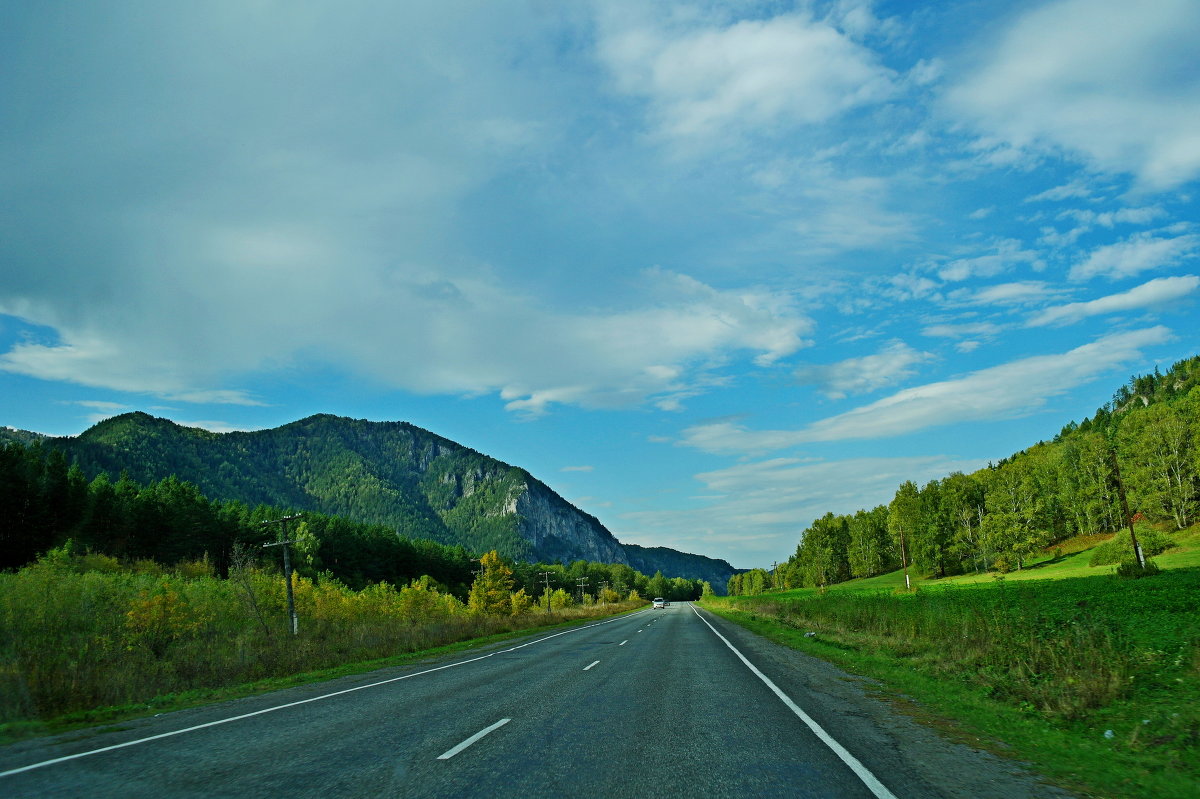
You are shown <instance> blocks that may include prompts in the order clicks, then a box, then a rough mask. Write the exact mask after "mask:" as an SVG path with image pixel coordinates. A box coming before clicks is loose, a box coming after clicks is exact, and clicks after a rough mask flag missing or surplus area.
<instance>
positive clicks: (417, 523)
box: [0, 413, 737, 592]
mask: <svg viewBox="0 0 1200 799" xmlns="http://www.w3.org/2000/svg"><path fill="white" fill-rule="evenodd" d="M5 430H7V428H5ZM8 432H9V434H10V435H9V436H7V437H8V438H10V439H11V440H21V441H23V443H29V442H30V440H29V439H21V438H18V437H17V436H19V435H20V431H11V430H8ZM30 435H33V434H30ZM0 438H3V436H0ZM42 440H43V442H44V445H45V446H48V447H54V448H58V449H62V450H63V451H64V452H65V453H66V454H67V455H68V456H69V457H70V458H72V459H74V460H75V462H76V463H78V464H79V466H80V468H81V469H83V471H84V472H85V473H86V474H87V475H88V476H89V477H90V476H94V475H97V474H99V473H101V472H105V473H107V474H108V475H110V476H111V477H113V478H114V479H115V478H116V477H117V476H119V475H120V474H121V473H122V472H126V473H128V475H129V476H130V477H131V478H132V479H133V480H135V481H137V482H139V483H149V482H151V481H154V480H160V479H162V478H164V477H168V476H171V475H174V476H176V477H178V478H179V479H181V480H186V481H188V482H190V483H194V484H195V485H196V486H197V487H199V489H200V490H201V492H203V493H204V494H205V495H206V496H208V497H210V498H212V499H222V500H239V501H242V502H245V503H247V504H249V505H257V504H260V503H262V504H268V505H274V506H278V507H286V508H295V509H299V510H311V511H317V512H320V513H325V514H330V515H336V516H344V517H347V518H350V519H354V520H356V521H362V522H369V523H373V524H384V525H387V526H389V527H393V528H395V529H396V531H397V532H398V533H399V534H401V535H403V536H406V537H408V538H423V539H428V540H432V541H437V542H440V543H444V544H461V545H463V546H464V547H466V548H467V549H470V550H472V551H475V552H484V551H487V550H491V549H495V550H497V551H499V552H500V553H502V554H504V555H506V556H508V557H511V558H517V559H522V560H526V561H543V562H555V561H564V562H570V561H572V560H580V559H582V560H589V561H599V562H604V563H624V564H628V565H630V566H633V567H634V568H635V569H637V570H638V571H641V572H643V573H645V574H654V573H655V572H656V571H661V572H662V573H663V574H664V575H665V576H667V577H686V578H688V579H703V580H707V581H708V582H709V583H711V585H712V586H713V588H714V589H715V590H718V591H722V592H723V590H724V587H725V584H726V582H727V581H728V579H729V577H730V576H732V575H733V574H734V573H735V572H736V571H737V570H736V569H734V568H733V567H732V566H730V565H729V563H727V562H726V561H723V560H716V559H714V558H707V557H704V556H702V555H693V554H688V553H685V552H678V551H676V550H673V549H667V548H664V547H652V548H644V547H638V546H635V545H623V544H621V543H620V542H619V541H617V539H616V538H615V537H614V536H613V535H612V533H610V532H609V531H608V530H607V529H606V528H605V527H604V525H602V524H601V523H600V522H599V520H597V519H596V518H595V517H593V516H590V515H588V514H586V513H584V512H583V511H581V510H579V509H578V508H576V507H575V506H573V505H571V504H570V503H569V502H567V501H566V500H565V499H563V498H562V497H560V496H559V495H558V494H556V493H555V492H554V491H553V490H552V489H550V488H549V486H547V485H546V484H545V483H543V482H541V481H540V480H537V479H536V478H534V477H533V476H532V475H530V474H529V473H528V472H527V471H525V470H524V469H520V468H518V467H515V466H511V465H509V464H506V463H502V462H501V461H498V460H496V459H494V458H490V457H488V456H486V455H483V454H481V453H479V452H476V451H475V450H472V449H469V448H467V447H464V446H462V445H461V444H458V443H455V442H453V441H451V440H449V439H446V438H443V437H441V436H438V435H436V434H434V433H431V432H429V431H428V430H423V429H421V428H419V427H416V426H414V425H411V424H408V423H406V422H369V421H365V420H359V419H348V418H343V417H337V416H331V415H327V414H319V415H316V416H310V417H308V418H306V419H301V420H299V421H296V422H292V423H290V424H286V425H283V426H282V427H277V428H273V429H270V430H259V431H254V432H237V433H213V432H209V431H207V430H202V429H198V428H192V427H183V426H181V425H178V424H175V423H174V422H171V421H169V420H167V419H159V418H156V417H153V416H150V415H148V414H145V413H127V414H123V415H121V416H116V417H113V418H111V419H107V420H105V421H103V422H100V423H99V424H97V425H95V426H94V427H92V428H90V429H88V430H86V431H85V432H83V433H82V434H80V435H79V436H76V437H64V438H42Z"/></svg>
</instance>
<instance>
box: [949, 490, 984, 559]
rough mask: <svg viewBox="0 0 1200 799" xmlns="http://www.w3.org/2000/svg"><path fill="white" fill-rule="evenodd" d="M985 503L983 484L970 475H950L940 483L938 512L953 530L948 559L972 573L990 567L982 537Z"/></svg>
mask: <svg viewBox="0 0 1200 799" xmlns="http://www.w3.org/2000/svg"><path fill="white" fill-rule="evenodd" d="M985 501H986V496H985V494H984V489H983V484H982V483H981V482H980V481H979V480H977V479H976V478H975V477H974V476H972V475H966V474H963V473H962V472H952V473H951V474H950V475H949V476H948V477H946V479H945V480H943V481H942V492H941V512H942V514H943V516H944V518H945V519H947V520H948V522H949V523H950V524H951V525H952V529H953V533H952V538H951V542H950V554H951V557H953V558H955V559H956V560H957V561H958V562H959V564H960V565H963V566H965V565H966V564H967V563H970V564H971V568H973V569H974V570H975V571H986V570H987V568H988V566H989V558H988V552H987V550H986V549H985V548H984V546H983V535H982V527H983V515H984V508H985Z"/></svg>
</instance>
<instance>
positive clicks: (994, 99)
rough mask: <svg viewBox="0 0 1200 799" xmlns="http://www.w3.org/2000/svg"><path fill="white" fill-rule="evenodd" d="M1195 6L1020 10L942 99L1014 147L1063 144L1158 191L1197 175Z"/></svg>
mask: <svg viewBox="0 0 1200 799" xmlns="http://www.w3.org/2000/svg"><path fill="white" fill-rule="evenodd" d="M1198 40H1200V4H1197V3H1195V2H1193V0H1157V1H1156V2H1153V3H1129V2H1126V0H1059V2H1051V3H1046V4H1043V5H1040V6H1035V7H1033V8H1031V9H1028V10H1023V11H1022V12H1020V16H1018V17H1017V18H1016V19H1015V21H1014V22H1013V23H1012V24H1011V25H1010V26H1008V27H1007V29H1005V30H1004V31H1003V33H1002V35H1001V36H1000V38H999V40H998V41H996V42H995V44H994V45H993V46H992V47H990V48H989V49H985V48H986V45H985V44H984V43H983V42H977V43H976V44H975V46H974V47H972V48H970V49H971V51H972V52H979V51H980V50H981V49H984V53H985V54H984V56H983V58H982V63H981V64H979V65H978V66H977V67H976V68H974V69H970V70H969V71H968V72H967V74H966V76H965V77H964V78H963V79H962V80H960V81H959V82H958V83H957V85H955V86H954V87H953V88H952V89H951V90H950V91H949V92H948V93H947V95H946V100H947V104H948V107H949V108H950V109H951V110H952V112H953V113H955V114H957V115H958V116H960V117H961V118H963V119H965V120H968V121H969V122H970V123H971V124H972V125H974V126H975V128H976V129H978V130H979V131H981V132H982V133H984V134H985V135H986V136H990V137H998V138H1000V139H1002V140H1004V141H1007V142H1009V143H1011V144H1012V145H1013V146H1015V147H1017V148H1033V149H1038V150H1049V151H1054V150H1060V149H1061V150H1066V151H1068V152H1071V153H1075V154H1077V155H1079V156H1081V157H1083V158H1084V159H1086V161H1087V162H1088V163H1089V164H1091V165H1092V166H1094V167H1096V168H1098V169H1100V170H1104V171H1107V172H1114V173H1132V174H1133V175H1135V176H1136V177H1137V179H1138V180H1139V181H1140V182H1141V183H1142V184H1143V185H1144V186H1146V187H1148V188H1152V189H1165V188H1171V187H1174V186H1178V185H1181V184H1183V183H1186V182H1188V181H1190V180H1193V179H1195V178H1196V177H1197V175H1198V174H1200V78H1198V77H1197V75H1198V73H1197V71H1196V70H1195V69H1187V68H1186V67H1185V65H1194V64H1195V60H1196V59H1195V52H1196V51H1195V48H1196V41H1198Z"/></svg>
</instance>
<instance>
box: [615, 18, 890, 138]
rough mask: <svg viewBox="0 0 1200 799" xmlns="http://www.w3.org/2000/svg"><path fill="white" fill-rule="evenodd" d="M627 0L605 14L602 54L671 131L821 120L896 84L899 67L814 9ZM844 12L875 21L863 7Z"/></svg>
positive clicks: (685, 133) (860, 21)
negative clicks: (650, 6) (667, 15)
mask: <svg viewBox="0 0 1200 799" xmlns="http://www.w3.org/2000/svg"><path fill="white" fill-rule="evenodd" d="M619 9H620V11H619V13H618V12H617V11H614V12H613V13H611V14H610V15H608V16H606V17H604V18H603V19H604V20H605V23H606V24H603V25H602V26H601V31H602V36H601V39H600V42H599V53H600V56H601V59H602V61H603V63H604V64H605V65H606V66H607V67H608V68H609V69H610V70H611V72H612V74H613V76H614V78H615V82H616V87H617V89H618V90H620V91H621V92H623V93H626V94H629V95H634V96H637V97H641V98H644V99H645V100H646V102H647V103H648V105H649V109H650V114H651V117H652V119H653V120H654V124H655V126H656V129H657V131H658V132H659V133H661V134H662V135H664V136H668V137H671V138H677V139H694V138H702V139H710V138H712V137H715V136H718V135H721V134H727V133H729V132H737V131H741V130H747V129H750V130H753V129H762V128H772V127H775V126H778V125H808V124H816V123H820V122H824V121H826V120H828V119H831V118H833V117H835V116H838V115H839V114H842V113H844V112H846V111H848V110H850V109H852V108H855V107H857V106H862V105H865V104H869V103H875V102H879V101H881V100H884V99H886V98H887V97H889V96H890V95H892V94H893V92H894V91H895V82H896V74H895V73H894V72H893V71H892V70H890V69H888V68H887V67H885V66H883V65H882V64H881V63H880V60H879V58H878V57H877V56H876V55H875V54H874V53H873V52H871V51H870V50H868V49H867V48H865V47H863V46H861V45H859V44H857V43H855V42H854V41H853V40H852V39H851V38H850V37H849V36H848V35H846V33H844V32H843V31H840V30H838V28H837V27H835V25H833V24H831V23H830V22H826V21H822V20H818V19H814V18H812V17H810V16H808V15H806V14H783V15H780V16H776V17H772V18H770V19H744V20H739V21H734V22H728V23H727V22H723V21H719V20H712V19H699V20H697V19H695V18H687V19H685V20H683V21H681V20H680V19H679V18H678V17H676V18H674V19H670V20H664V19H658V20H653V19H647V18H646V17H645V16H644V15H642V14H639V13H630V12H632V11H633V9H631V8H630V7H629V6H627V5H621V6H619ZM843 20H844V21H847V25H848V27H852V28H857V27H860V26H862V25H865V24H867V20H866V17H864V16H863V15H861V14H858V15H853V14H847V15H843ZM851 20H853V21H854V22H855V25H853V26H850V25H849V21H851Z"/></svg>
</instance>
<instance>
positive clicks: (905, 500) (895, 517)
mask: <svg viewBox="0 0 1200 799" xmlns="http://www.w3.org/2000/svg"><path fill="white" fill-rule="evenodd" d="M920 525H921V495H920V492H919V491H917V484H916V483H914V482H913V481H912V480H905V481H904V482H903V483H901V484H900V487H899V488H897V489H896V496H894V497H892V501H891V503H890V504H889V505H888V532H889V533H890V534H891V536H892V540H893V541H895V542H896V548H897V549H899V550H900V565H901V566H903V567H904V587H905V588H912V583H911V581H910V580H909V575H908V564H909V563H910V560H911V558H910V555H909V547H910V546H911V542H912V537H913V533H914V532H915V531H916V529H917V528H918V527H920Z"/></svg>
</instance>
